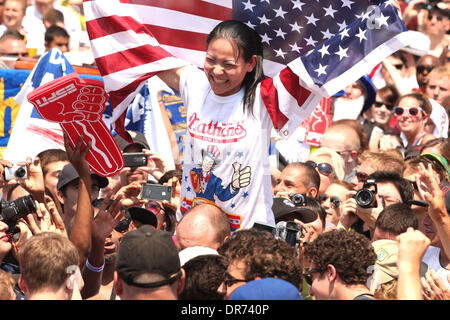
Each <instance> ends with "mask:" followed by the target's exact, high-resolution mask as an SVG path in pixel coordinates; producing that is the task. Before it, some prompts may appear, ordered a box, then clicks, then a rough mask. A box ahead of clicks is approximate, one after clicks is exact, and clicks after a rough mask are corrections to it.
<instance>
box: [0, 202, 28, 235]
mask: <svg viewBox="0 0 450 320" xmlns="http://www.w3.org/2000/svg"><path fill="white" fill-rule="evenodd" d="M32 212H36V206H35V205H34V199H33V197H32V196H31V195H29V196H23V197H20V198H17V199H16V200H14V201H11V202H8V201H1V203H0V221H3V222H4V223H6V224H7V225H8V227H9V228H8V231H7V233H9V234H12V235H13V240H14V241H17V240H19V239H18V236H19V231H20V230H19V228H17V226H16V225H17V221H18V220H19V219H21V218H24V217H25V216H26V215H27V214H29V213H32Z"/></svg>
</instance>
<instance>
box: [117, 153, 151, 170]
mask: <svg viewBox="0 0 450 320" xmlns="http://www.w3.org/2000/svg"><path fill="white" fill-rule="evenodd" d="M123 160H124V166H125V167H144V166H146V165H147V162H148V158H147V156H146V155H145V153H143V152H130V153H124V154H123Z"/></svg>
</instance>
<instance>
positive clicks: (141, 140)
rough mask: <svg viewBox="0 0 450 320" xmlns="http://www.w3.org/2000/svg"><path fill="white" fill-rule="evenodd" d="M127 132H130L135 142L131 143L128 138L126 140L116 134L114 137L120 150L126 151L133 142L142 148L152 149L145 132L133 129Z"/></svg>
mask: <svg viewBox="0 0 450 320" xmlns="http://www.w3.org/2000/svg"><path fill="white" fill-rule="evenodd" d="M127 132H128V133H129V134H130V137H131V139H132V140H133V143H129V142H128V141H127V140H125V139H124V138H122V137H121V136H120V135H118V134H116V135H115V136H114V139H115V140H116V142H117V145H118V146H119V148H120V150H122V151H125V148H127V147H128V146H130V145H133V144H136V145H138V146H139V147H140V148H144V149H147V150H150V147H149V145H148V142H147V139H146V138H145V135H144V134H142V133H141V132H139V131H132V130H127Z"/></svg>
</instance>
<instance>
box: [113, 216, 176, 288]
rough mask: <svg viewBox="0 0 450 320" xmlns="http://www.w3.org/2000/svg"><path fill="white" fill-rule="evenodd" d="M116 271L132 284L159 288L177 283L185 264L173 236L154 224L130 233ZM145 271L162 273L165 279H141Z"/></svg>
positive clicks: (120, 252)
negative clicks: (154, 226)
mask: <svg viewBox="0 0 450 320" xmlns="http://www.w3.org/2000/svg"><path fill="white" fill-rule="evenodd" d="M116 271H117V273H118V274H119V276H120V278H121V279H122V280H123V281H125V283H127V284H128V285H130V286H135V287H141V288H156V287H160V286H163V285H168V284H172V283H174V282H175V281H176V280H177V279H178V278H180V276H181V266H180V258H179V255H178V249H177V247H176V246H175V243H174V242H173V240H172V235H171V234H170V233H169V232H167V231H162V230H156V229H155V228H153V227H152V226H150V225H143V226H141V227H140V228H139V229H136V230H132V231H129V232H127V233H126V234H125V235H124V236H123V237H122V240H121V243H120V246H119V252H118V254H117V261H116ZM145 273H153V274H159V275H161V276H162V277H163V280H161V281H156V282H150V283H145V282H137V281H136V277H138V276H139V275H141V274H145Z"/></svg>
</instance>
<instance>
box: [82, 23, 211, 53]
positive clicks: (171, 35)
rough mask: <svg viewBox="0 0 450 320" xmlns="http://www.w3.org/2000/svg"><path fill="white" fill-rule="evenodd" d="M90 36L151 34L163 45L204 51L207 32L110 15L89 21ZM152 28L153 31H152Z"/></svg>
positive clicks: (95, 37) (94, 37) (92, 38)
mask: <svg viewBox="0 0 450 320" xmlns="http://www.w3.org/2000/svg"><path fill="white" fill-rule="evenodd" d="M87 27H88V32H89V37H90V38H91V40H95V39H98V38H101V37H105V36H109V35H112V34H115V33H118V32H127V31H130V30H131V31H134V32H136V33H143V34H149V35H151V36H153V37H154V38H156V39H158V42H159V43H160V44H162V45H169V46H174V47H181V48H185V49H192V50H199V51H204V50H205V47H206V38H207V37H208V34H207V33H198V32H191V31H185V30H175V29H170V28H165V27H161V26H156V25H142V24H140V23H138V22H137V21H136V20H134V19H133V18H131V17H117V16H110V17H104V18H99V19H97V20H91V21H88V22H87ZM150 30H151V32H150Z"/></svg>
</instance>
